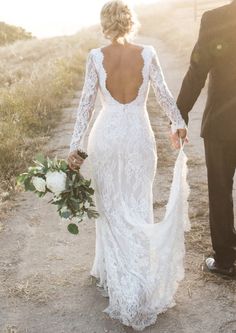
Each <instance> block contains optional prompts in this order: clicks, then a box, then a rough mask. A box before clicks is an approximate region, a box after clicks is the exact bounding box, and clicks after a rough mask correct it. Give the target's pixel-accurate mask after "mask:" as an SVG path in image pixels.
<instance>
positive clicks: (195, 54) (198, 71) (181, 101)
mask: <svg viewBox="0 0 236 333" xmlns="http://www.w3.org/2000/svg"><path fill="white" fill-rule="evenodd" d="M207 16H208V13H207V12H206V13H204V14H203V16H202V20H201V26H200V32H199V37H198V41H197V43H196V45H195V47H194V49H193V51H192V54H191V59H190V66H189V69H188V72H187V73H186V75H185V77H184V80H183V83H182V87H181V90H180V93H179V97H178V99H177V106H178V108H179V110H180V112H181V114H182V117H183V118H184V120H185V122H186V124H187V123H188V113H189V111H190V110H191V109H192V107H193V106H194V104H195V102H196V100H197V98H198V96H199V95H200V92H201V90H202V88H203V87H204V85H205V82H206V79H207V75H208V73H209V70H210V67H211V55H210V49H209V44H210V43H209V37H210V36H209V26H208V24H207V21H208V20H207Z"/></svg>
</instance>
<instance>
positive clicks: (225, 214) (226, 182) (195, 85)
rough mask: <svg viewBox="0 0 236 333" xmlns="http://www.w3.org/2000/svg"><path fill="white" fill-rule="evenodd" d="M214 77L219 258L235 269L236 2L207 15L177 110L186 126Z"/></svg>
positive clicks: (209, 120) (211, 172) (208, 116)
mask: <svg viewBox="0 0 236 333" xmlns="http://www.w3.org/2000/svg"><path fill="white" fill-rule="evenodd" d="M208 74H209V87H208V99H207V104H206V108H205V112H204V115H203V120H202V128H201V136H202V137H203V138H204V143H205V153H206V164H207V169H208V186H209V202H210V226H211V236H212V243H213V249H214V251H215V259H216V261H217V262H218V263H219V265H221V266H225V267H227V266H230V265H232V263H233V262H234V260H235V259H236V232H235V228H234V216H233V199H232V187H233V176H234V173H235V168H236V0H234V1H233V2H232V3H231V4H229V5H226V6H223V7H220V8H217V9H214V10H212V11H208V12H206V13H204V14H203V17H202V21H201V27H200V33H199V38H198V41H197V43H196V45H195V47H194V49H193V52H192V55H191V62H190V67H189V70H188V72H187V74H186V76H185V78H184V81H183V84H182V87H181V91H180V94H179V97H178V100H177V105H178V107H179V109H180V111H181V114H182V116H183V118H184V119H185V121H186V122H187V123H188V113H189V111H190V110H191V109H192V107H193V105H194V103H195V102H196V100H197V98H198V96H199V94H200V92H201V90H202V88H203V87H204V85H205V82H206V79H207V76H208Z"/></svg>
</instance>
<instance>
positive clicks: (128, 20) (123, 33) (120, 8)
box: [100, 0, 139, 41]
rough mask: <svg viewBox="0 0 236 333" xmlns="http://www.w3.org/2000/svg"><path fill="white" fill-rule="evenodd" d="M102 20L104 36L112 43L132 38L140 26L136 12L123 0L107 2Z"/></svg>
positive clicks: (102, 12) (103, 9)
mask: <svg viewBox="0 0 236 333" xmlns="http://www.w3.org/2000/svg"><path fill="white" fill-rule="evenodd" d="M100 18H101V26H102V30H103V33H104V36H105V37H106V38H108V39H110V40H112V41H116V40H118V39H120V38H123V37H126V38H128V37H131V36H132V35H134V33H135V32H136V31H137V29H138V26H139V23H138V20H137V17H136V14H135V12H134V11H133V10H132V9H131V7H129V6H128V4H126V3H125V2H124V1H121V0H114V1H109V2H107V3H106V4H105V5H104V6H103V7H102V10H101V14H100Z"/></svg>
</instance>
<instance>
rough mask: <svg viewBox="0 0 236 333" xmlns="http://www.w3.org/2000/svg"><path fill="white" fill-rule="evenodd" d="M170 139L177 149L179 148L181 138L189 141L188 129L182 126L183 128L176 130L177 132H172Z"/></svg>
mask: <svg viewBox="0 0 236 333" xmlns="http://www.w3.org/2000/svg"><path fill="white" fill-rule="evenodd" d="M170 140H171V143H172V146H173V147H174V148H175V149H179V148H180V140H182V141H183V142H185V143H188V137H187V129H186V128H182V129H178V130H177V132H175V133H171V135H170Z"/></svg>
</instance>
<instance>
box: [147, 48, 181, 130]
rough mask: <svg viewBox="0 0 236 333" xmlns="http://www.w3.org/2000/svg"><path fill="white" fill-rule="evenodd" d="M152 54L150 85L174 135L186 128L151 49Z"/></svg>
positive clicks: (154, 52) (154, 53) (155, 55)
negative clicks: (178, 130)
mask: <svg viewBox="0 0 236 333" xmlns="http://www.w3.org/2000/svg"><path fill="white" fill-rule="evenodd" d="M152 54H153V56H152V60H151V65H150V80H151V84H152V86H153V89H154V92H155V95H156V98H157V101H158V102H159V103H160V105H161V107H162V108H163V110H164V111H165V112H166V114H167V116H168V117H169V119H170V120H171V122H172V124H171V129H172V133H175V132H176V131H177V129H181V128H186V124H185V121H184V120H183V118H182V116H181V113H180V111H179V109H178V108H177V105H176V102H175V100H174V98H173V96H172V94H171V92H170V90H169V88H168V86H167V84H166V81H165V78H164V75H163V72H162V68H161V65H160V62H159V59H158V57H157V54H156V51H155V50H154V48H152Z"/></svg>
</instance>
